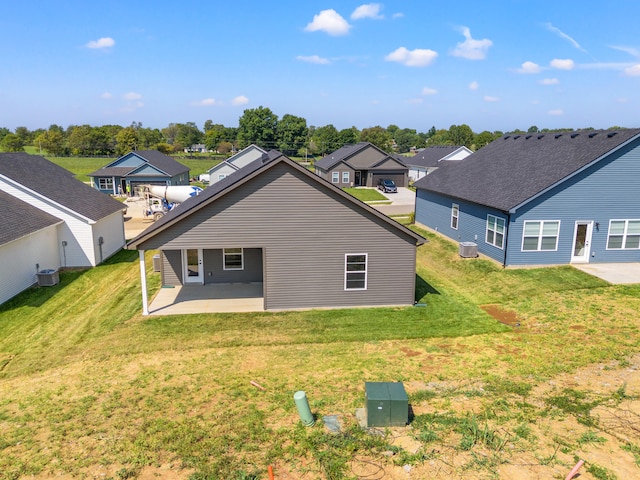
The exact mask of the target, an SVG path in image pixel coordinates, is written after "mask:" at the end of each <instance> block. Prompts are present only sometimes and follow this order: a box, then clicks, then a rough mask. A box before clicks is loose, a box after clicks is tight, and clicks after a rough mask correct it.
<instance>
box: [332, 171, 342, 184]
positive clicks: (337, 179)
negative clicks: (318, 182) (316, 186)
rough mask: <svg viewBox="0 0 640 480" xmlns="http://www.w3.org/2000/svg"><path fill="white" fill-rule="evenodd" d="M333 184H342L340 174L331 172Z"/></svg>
mask: <svg viewBox="0 0 640 480" xmlns="http://www.w3.org/2000/svg"><path fill="white" fill-rule="evenodd" d="M331 183H340V172H331Z"/></svg>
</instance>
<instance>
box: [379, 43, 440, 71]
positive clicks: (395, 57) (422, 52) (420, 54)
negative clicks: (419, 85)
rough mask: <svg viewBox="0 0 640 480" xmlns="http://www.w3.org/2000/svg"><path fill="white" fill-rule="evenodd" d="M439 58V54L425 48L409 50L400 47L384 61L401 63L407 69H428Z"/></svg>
mask: <svg viewBox="0 0 640 480" xmlns="http://www.w3.org/2000/svg"><path fill="white" fill-rule="evenodd" d="M437 56H438V52H434V51H433V50H428V49H425V48H416V49H415V50H407V49H406V48H404V47H400V48H398V49H396V50H394V51H393V52H391V53H390V54H389V55H387V56H386V57H384V59H385V60H386V61H387V62H398V63H401V64H402V65H404V66H406V67H426V66H427V65H429V64H431V63H432V62H433V61H434V60H435V59H436V57H437Z"/></svg>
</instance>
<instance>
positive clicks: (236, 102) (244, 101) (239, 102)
mask: <svg viewBox="0 0 640 480" xmlns="http://www.w3.org/2000/svg"><path fill="white" fill-rule="evenodd" d="M247 103H249V99H248V98H247V97H245V96H244V95H240V96H237V97H236V98H234V99H233V100H231V105H246V104H247Z"/></svg>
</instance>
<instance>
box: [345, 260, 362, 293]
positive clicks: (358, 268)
mask: <svg viewBox="0 0 640 480" xmlns="http://www.w3.org/2000/svg"><path fill="white" fill-rule="evenodd" d="M367 256H368V254H366V253H347V254H346V255H345V256H344V289H345V290H366V289H367Z"/></svg>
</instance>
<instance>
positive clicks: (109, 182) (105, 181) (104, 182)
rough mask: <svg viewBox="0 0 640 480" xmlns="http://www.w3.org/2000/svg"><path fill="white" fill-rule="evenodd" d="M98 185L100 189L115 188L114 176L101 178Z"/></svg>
mask: <svg viewBox="0 0 640 480" xmlns="http://www.w3.org/2000/svg"><path fill="white" fill-rule="evenodd" d="M98 187H99V188H100V190H113V178H99V179H98Z"/></svg>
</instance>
